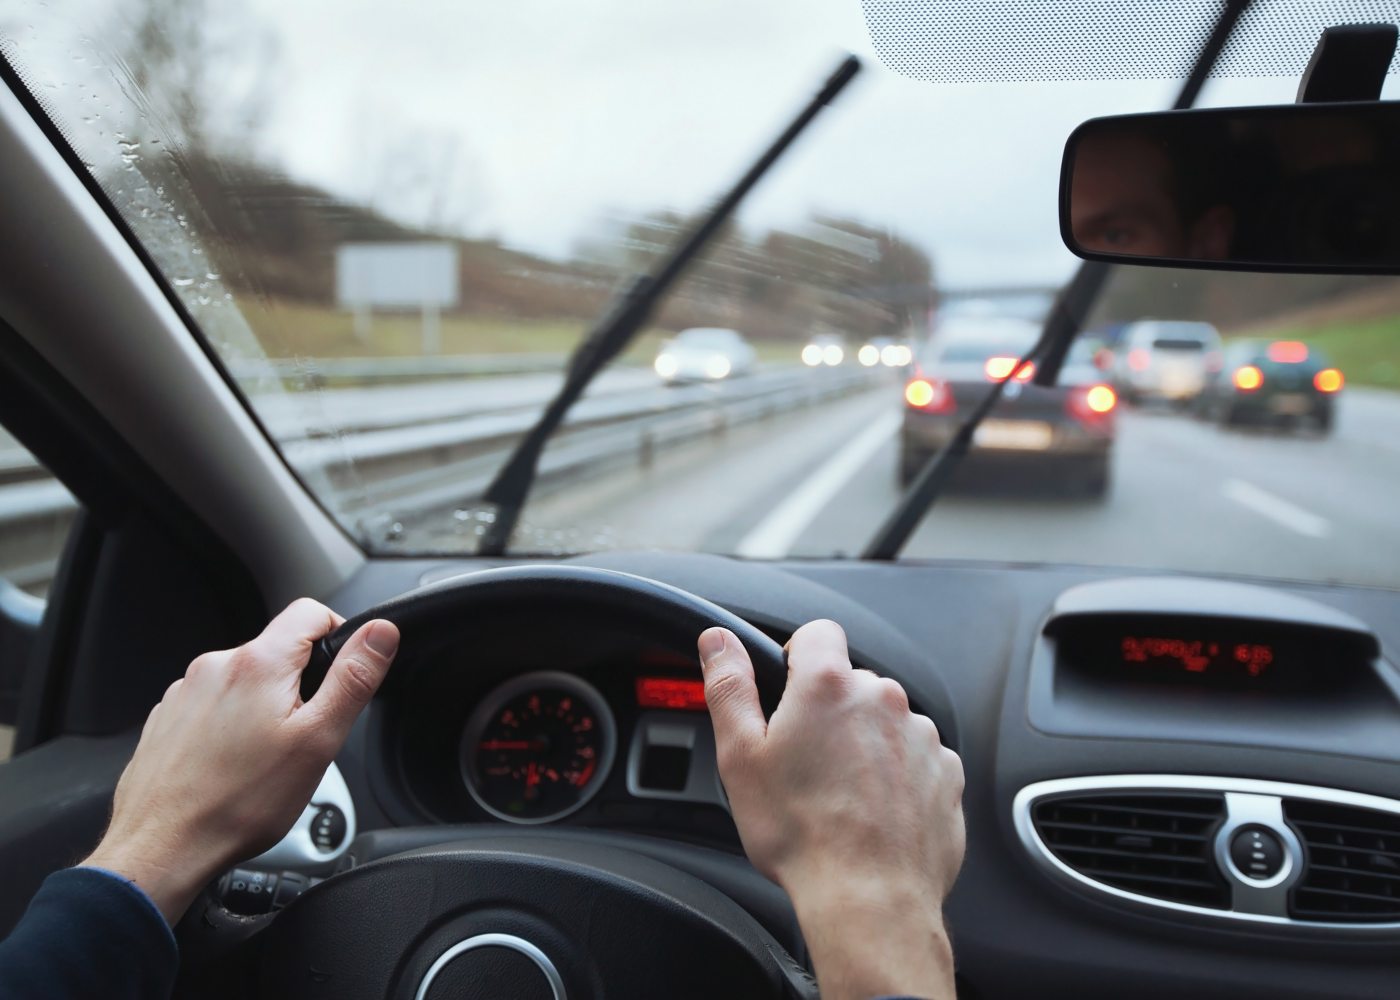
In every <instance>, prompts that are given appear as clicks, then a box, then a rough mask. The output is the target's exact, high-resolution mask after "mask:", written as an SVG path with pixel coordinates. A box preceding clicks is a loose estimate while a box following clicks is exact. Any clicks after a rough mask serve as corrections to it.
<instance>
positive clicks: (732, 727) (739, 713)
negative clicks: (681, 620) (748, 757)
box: [699, 628, 768, 759]
mask: <svg viewBox="0 0 1400 1000" xmlns="http://www.w3.org/2000/svg"><path fill="white" fill-rule="evenodd" d="M699 648H700V669H701V670H702V671H703V672H704V674H705V704H706V706H707V707H708V708H709V710H710V719H711V721H712V722H713V723H714V727H715V747H716V750H717V751H718V753H719V755H720V758H721V759H726V758H728V757H729V756H730V755H731V754H732V753H734V752H736V751H737V752H738V753H740V754H743V753H747V752H749V751H751V750H752V749H753V748H754V747H756V746H757V745H758V744H759V743H761V742H762V741H763V737H764V735H765V734H766V733H767V732H768V723H767V722H766V721H765V720H764V718H763V708H762V707H761V706H760V705H759V703H758V686H757V684H756V683H755V682H754V675H753V663H752V661H750V660H749V654H748V651H747V650H746V649H744V644H743V643H741V642H740V641H739V637H738V636H736V635H735V634H734V633H733V632H731V631H729V630H728V629H726V628H708V629H706V630H705V631H704V632H701V633H700V641H699Z"/></svg>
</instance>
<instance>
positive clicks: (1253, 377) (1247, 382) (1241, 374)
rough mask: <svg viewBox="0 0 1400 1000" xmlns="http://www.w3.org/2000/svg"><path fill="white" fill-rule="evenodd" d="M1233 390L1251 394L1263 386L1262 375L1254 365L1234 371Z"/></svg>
mask: <svg viewBox="0 0 1400 1000" xmlns="http://www.w3.org/2000/svg"><path fill="white" fill-rule="evenodd" d="M1234 381H1235V388H1236V389H1238V390H1240V392H1253V391H1254V390H1255V389H1257V388H1259V387H1260V386H1261V385H1263V384H1264V373H1263V372H1261V371H1260V370H1259V369H1258V368H1256V367H1255V366H1254V365H1245V366H1244V367H1242V368H1236V369H1235V376H1234Z"/></svg>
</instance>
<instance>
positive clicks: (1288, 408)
mask: <svg viewBox="0 0 1400 1000" xmlns="http://www.w3.org/2000/svg"><path fill="white" fill-rule="evenodd" d="M1269 408H1270V409H1272V410H1273V411H1274V412H1275V413H1282V414H1286V415H1288V416H1293V417H1297V416H1301V415H1303V414H1304V413H1307V412H1308V411H1309V410H1311V409H1312V400H1311V399H1309V398H1308V397H1307V396H1305V395H1303V394H1302V393H1289V394H1288V395H1286V396H1275V397H1274V398H1273V399H1272V400H1271V401H1270V402H1269Z"/></svg>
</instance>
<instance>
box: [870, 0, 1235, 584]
mask: <svg viewBox="0 0 1400 1000" xmlns="http://www.w3.org/2000/svg"><path fill="white" fill-rule="evenodd" d="M1249 4H1250V0H1228V2H1227V3H1226V5H1225V9H1224V10H1222V11H1221V12H1220V17H1218V18H1217V19H1216V22H1215V27H1214V28H1213V29H1212V30H1211V33H1210V37H1209V38H1207V39H1206V42H1205V44H1204V45H1203V46H1202V47H1201V51H1200V52H1199V53H1198V54H1197V55H1196V62H1195V64H1194V65H1193V66H1192V67H1191V75H1190V76H1188V77H1187V79H1186V82H1185V83H1184V84H1182V87H1181V91H1180V93H1178V94H1177V98H1176V101H1175V102H1173V104H1172V108H1173V110H1178V111H1180V110H1183V109H1185V108H1189V107H1191V106H1192V105H1193V104H1195V103H1196V97H1197V96H1198V95H1199V94H1200V92H1201V87H1202V86H1204V85H1205V82H1206V77H1207V76H1208V75H1209V74H1210V71H1211V69H1212V68H1213V67H1214V66H1215V63H1216V60H1217V59H1219V58H1220V53H1221V51H1222V50H1223V49H1224V48H1225V43H1226V42H1227V41H1229V38H1230V32H1231V31H1233V30H1234V28H1235V24H1236V23H1237V22H1238V21H1239V19H1240V17H1241V15H1243V14H1244V12H1245V10H1246V9H1248V7H1249ZM1111 266H1112V265H1109V264H1105V263H1102V262H1100V261H1085V262H1084V263H1082V264H1081V265H1080V266H1079V269H1078V270H1077V271H1075V273H1074V277H1073V278H1071V279H1070V281H1069V283H1068V284H1066V285H1065V287H1064V288H1063V289H1062V290H1061V292H1060V294H1059V295H1057V296H1056V297H1055V303H1054V305H1053V306H1052V307H1051V309H1050V314H1049V315H1048V316H1046V318H1045V325H1044V326H1043V327H1042V328H1041V332H1040V338H1039V339H1038V340H1037V341H1036V343H1035V346H1034V347H1032V348H1031V349H1030V351H1029V352H1028V353H1027V354H1026V356H1025V357H1024V358H1022V359H1021V360H1020V361H1019V362H1018V363H1017V364H1016V367H1015V369H1014V370H1012V371H1011V372H1010V373H1009V374H1007V376H1006V377H1005V378H1003V379H1001V380H1000V381H999V382H996V383H994V384H993V385H992V387H991V388H990V389H989V390H988V392H987V395H986V396H984V397H983V398H982V401H981V402H980V403H979V404H978V405H977V408H976V409H974V410H973V411H972V412H971V413H970V414H968V417H967V419H966V420H964V421H963V422H962V424H961V425H960V426H959V427H958V429H957V432H956V433H955V434H954V435H953V437H952V439H951V440H949V442H948V443H947V444H945V445H944V446H943V447H942V448H941V449H940V450H939V451H938V452H937V454H935V455H934V456H933V457H932V458H930V459H929V460H928V461H927V462H925V463H924V467H923V468H922V469H921V470H919V474H918V475H917V476H915V477H914V481H913V482H912V483H911V484H910V486H909V489H908V490H906V491H905V493H904V496H902V497H900V500H899V503H897V504H896V505H895V508H894V510H892V511H890V513H889V516H888V517H886V518H885V520H884V522H883V523H882V524H881V525H880V527H879V529H878V530H876V532H875V535H874V536H873V537H872V538H871V539H870V542H869V543H868V544H867V545H866V546H865V550H864V551H863V552H862V553H861V558H862V559H883V560H889V559H894V558H896V557H897V556H898V555H899V551H900V549H902V548H904V544H905V543H906V542H907V541H909V536H910V535H912V534H913V533H914V529H915V528H917V527H918V526H919V522H920V521H922V520H923V519H924V515H926V514H927V513H928V512H929V510H930V509H931V508H932V507H933V505H934V503H935V501H937V500H938V497H939V495H940V494H941V493H942V492H943V489H944V487H946V486H947V485H948V480H949V479H950V478H952V475H953V472H954V471H955V470H956V469H957V467H958V463H959V462H961V461H962V459H963V457H964V456H965V455H966V454H967V451H968V449H969V448H970V447H971V446H972V437H973V435H974V434H975V433H976V432H977V427H978V425H979V424H981V423H982V421H983V419H984V418H985V417H986V416H987V414H988V413H990V412H991V411H992V407H994V406H996V404H997V401H998V400H1000V399H1001V394H1002V392H1003V390H1005V388H1006V384H1007V383H1008V382H1010V381H1012V380H1013V379H1014V378H1016V376H1017V375H1019V374H1020V373H1021V372H1022V371H1023V370H1025V368H1026V366H1027V365H1029V364H1034V365H1035V366H1036V372H1035V375H1034V378H1033V382H1034V383H1035V384H1036V385H1042V386H1049V385H1054V384H1055V382H1056V381H1057V380H1058V379H1059V376H1060V369H1061V368H1062V367H1063V366H1064V362H1065V357H1066V356H1067V355H1068V354H1069V349H1070V346H1071V345H1072V344H1073V343H1074V338H1075V336H1076V335H1078V333H1079V331H1080V330H1081V329H1082V328H1083V326H1084V321H1085V320H1086V319H1087V318H1088V316H1089V311H1090V310H1091V309H1092V308H1093V307H1094V303H1095V302H1097V301H1098V298H1099V293H1100V292H1102V291H1103V287H1104V285H1105V283H1106V282H1107V280H1108V275H1109V271H1110V270H1111Z"/></svg>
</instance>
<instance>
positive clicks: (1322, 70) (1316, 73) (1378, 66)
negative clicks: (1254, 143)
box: [1297, 24, 1400, 104]
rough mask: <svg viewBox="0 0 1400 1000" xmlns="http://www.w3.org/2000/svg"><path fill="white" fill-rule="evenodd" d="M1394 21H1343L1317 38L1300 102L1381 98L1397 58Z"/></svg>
mask: <svg viewBox="0 0 1400 1000" xmlns="http://www.w3.org/2000/svg"><path fill="white" fill-rule="evenodd" d="M1397 35H1400V31H1397V29H1396V27H1395V25H1393V24H1341V25H1337V26H1335V27H1332V28H1327V29H1326V30H1325V31H1323V32H1322V37H1321V38H1319V39H1318V40H1317V48H1315V49H1313V54H1312V58H1311V59H1309V60H1308V68H1307V69H1305V70H1303V79H1302V81H1301V82H1300V83H1299V84H1298V98H1297V100H1298V103H1299V104H1322V103H1330V102H1336V101H1379V100H1380V99H1381V87H1382V86H1384V84H1385V74H1386V71H1387V70H1388V69H1389V68H1390V61H1391V59H1393V58H1394V57H1395V42H1396V37H1397Z"/></svg>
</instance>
